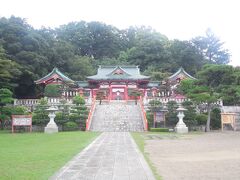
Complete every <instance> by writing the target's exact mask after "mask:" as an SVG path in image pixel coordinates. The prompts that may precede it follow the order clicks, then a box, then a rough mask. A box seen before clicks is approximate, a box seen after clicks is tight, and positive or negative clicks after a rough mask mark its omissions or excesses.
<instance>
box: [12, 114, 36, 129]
mask: <svg viewBox="0 0 240 180" xmlns="http://www.w3.org/2000/svg"><path fill="white" fill-rule="evenodd" d="M14 126H28V127H29V132H32V115H12V133H14Z"/></svg>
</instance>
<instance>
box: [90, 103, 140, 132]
mask: <svg viewBox="0 0 240 180" xmlns="http://www.w3.org/2000/svg"><path fill="white" fill-rule="evenodd" d="M143 129H144V127H143V120H142V116H141V111H140V108H139V106H138V105H135V104H131V103H130V104H127V103H126V102H121V101H119V102H110V103H107V104H101V105H99V104H98V105H96V109H95V112H94V114H93V118H92V123H91V127H90V130H91V131H101V132H104V131H106V132H107V131H110V132H115V131H116V132H127V131H138V132H139V131H143Z"/></svg>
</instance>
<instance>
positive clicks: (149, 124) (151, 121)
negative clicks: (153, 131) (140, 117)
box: [146, 111, 154, 129]
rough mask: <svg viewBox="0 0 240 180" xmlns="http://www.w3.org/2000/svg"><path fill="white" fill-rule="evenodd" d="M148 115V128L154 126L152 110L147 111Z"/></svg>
mask: <svg viewBox="0 0 240 180" xmlns="http://www.w3.org/2000/svg"><path fill="white" fill-rule="evenodd" d="M146 116H147V120H148V128H149V129H150V128H151V127H153V121H154V119H153V118H154V117H153V113H152V112H151V111H147V113H146Z"/></svg>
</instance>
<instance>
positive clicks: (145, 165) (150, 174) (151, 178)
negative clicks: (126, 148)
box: [130, 134, 156, 180]
mask: <svg viewBox="0 0 240 180" xmlns="http://www.w3.org/2000/svg"><path fill="white" fill-rule="evenodd" d="M130 137H131V141H132V143H133V145H134V148H135V150H136V152H137V154H138V156H139V158H140V162H141V165H142V167H143V169H144V171H145V173H146V175H147V178H148V180H156V178H155V176H154V175H153V172H152V170H151V168H150V167H149V165H148V163H147V161H146V159H145V158H144V156H143V154H142V152H141V151H140V150H139V148H138V146H137V144H136V142H135V141H134V139H133V137H132V135H131V134H130Z"/></svg>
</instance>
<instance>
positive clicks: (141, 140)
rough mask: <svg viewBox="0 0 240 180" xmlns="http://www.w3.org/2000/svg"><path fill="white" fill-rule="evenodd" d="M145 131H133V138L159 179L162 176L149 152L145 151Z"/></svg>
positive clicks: (159, 179) (158, 179)
mask: <svg viewBox="0 0 240 180" xmlns="http://www.w3.org/2000/svg"><path fill="white" fill-rule="evenodd" d="M144 134H145V133H131V135H132V137H133V139H134V140H135V142H136V144H137V145H138V148H139V149H140V151H141V152H142V153H143V156H144V158H145V160H146V161H147V163H148V164H149V166H150V168H151V169H152V172H153V174H154V176H155V178H156V179H157V180H161V179H162V178H161V176H160V175H159V174H158V173H157V169H156V167H155V166H154V165H153V163H152V162H151V161H150V159H149V156H148V154H147V153H146V152H145V151H144V146H145V135H144Z"/></svg>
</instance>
